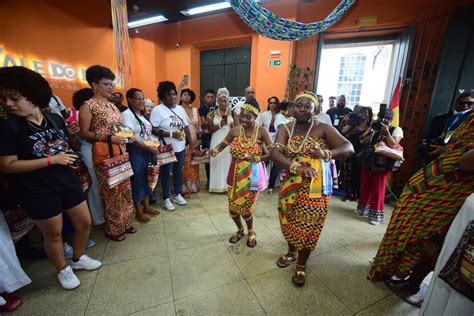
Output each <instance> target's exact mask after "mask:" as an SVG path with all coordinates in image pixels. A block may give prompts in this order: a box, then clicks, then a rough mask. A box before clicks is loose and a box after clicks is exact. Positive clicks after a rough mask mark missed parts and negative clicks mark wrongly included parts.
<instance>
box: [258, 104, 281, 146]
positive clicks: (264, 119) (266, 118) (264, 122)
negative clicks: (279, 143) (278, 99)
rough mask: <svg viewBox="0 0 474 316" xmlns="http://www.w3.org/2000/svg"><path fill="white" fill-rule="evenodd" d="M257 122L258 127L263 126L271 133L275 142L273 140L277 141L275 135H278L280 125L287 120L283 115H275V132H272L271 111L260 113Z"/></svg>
mask: <svg viewBox="0 0 474 316" xmlns="http://www.w3.org/2000/svg"><path fill="white" fill-rule="evenodd" d="M255 122H256V123H257V124H258V125H260V126H263V127H265V128H266V129H267V131H268V132H269V134H270V137H271V138H272V141H273V140H275V135H276V130H277V127H278V125H279V124H282V123H284V122H286V118H285V116H284V115H283V114H281V113H277V114H276V115H275V121H274V122H273V127H274V129H275V131H273V132H270V123H271V122H272V112H271V111H266V112H263V113H260V115H259V116H258V117H257V119H256V120H255ZM277 123H278V124H277Z"/></svg>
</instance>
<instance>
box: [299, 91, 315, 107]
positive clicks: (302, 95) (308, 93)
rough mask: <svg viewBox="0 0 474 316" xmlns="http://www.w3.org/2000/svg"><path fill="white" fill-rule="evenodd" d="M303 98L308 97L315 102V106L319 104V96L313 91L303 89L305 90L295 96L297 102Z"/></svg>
mask: <svg viewBox="0 0 474 316" xmlns="http://www.w3.org/2000/svg"><path fill="white" fill-rule="evenodd" d="M301 98H308V99H310V100H311V101H313V102H314V106H315V107H318V106H319V102H318V97H317V96H316V95H315V94H314V93H313V92H311V91H303V92H300V93H298V94H297V95H296V97H295V102H296V101H298V99H301Z"/></svg>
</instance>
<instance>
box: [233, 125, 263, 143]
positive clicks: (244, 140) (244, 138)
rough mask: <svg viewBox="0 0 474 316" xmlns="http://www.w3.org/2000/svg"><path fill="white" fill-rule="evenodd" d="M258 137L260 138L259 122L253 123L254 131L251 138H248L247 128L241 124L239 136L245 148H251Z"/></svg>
mask: <svg viewBox="0 0 474 316" xmlns="http://www.w3.org/2000/svg"><path fill="white" fill-rule="evenodd" d="M257 138H258V125H257V124H254V125H253V131H252V135H251V136H250V138H248V137H247V136H246V135H245V129H244V127H243V126H242V125H240V133H239V138H238V141H239V143H240V146H242V147H244V148H250V147H252V146H253V145H254V144H255V142H256V141H257Z"/></svg>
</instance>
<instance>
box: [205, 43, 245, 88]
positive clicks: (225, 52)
mask: <svg viewBox="0 0 474 316" xmlns="http://www.w3.org/2000/svg"><path fill="white" fill-rule="evenodd" d="M251 56H252V54H251V47H250V46H240V47H230V48H223V49H214V50H206V51H201V55H200V59H201V69H200V76H201V84H200V85H201V96H203V95H204V92H205V91H206V90H207V89H209V88H212V89H214V90H217V89H218V88H221V87H226V88H227V89H229V92H230V95H231V96H243V95H244V90H245V88H246V87H248V86H249V83H250V60H251Z"/></svg>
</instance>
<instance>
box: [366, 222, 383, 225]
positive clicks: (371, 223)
mask: <svg viewBox="0 0 474 316" xmlns="http://www.w3.org/2000/svg"><path fill="white" fill-rule="evenodd" d="M369 224H370V225H375V226H377V225H380V224H382V223H380V222H377V221H369Z"/></svg>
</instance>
